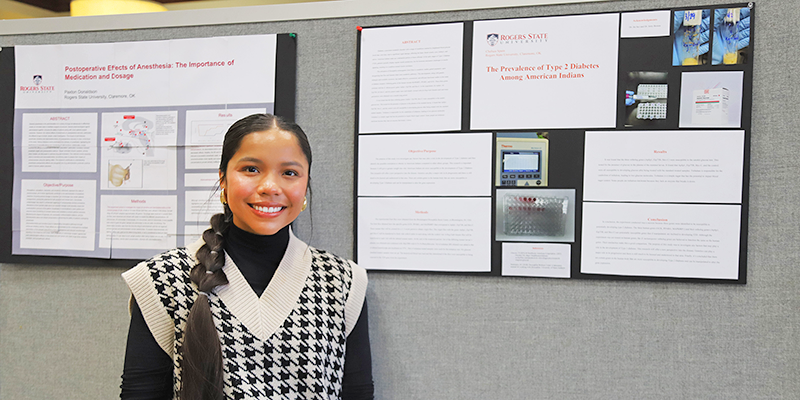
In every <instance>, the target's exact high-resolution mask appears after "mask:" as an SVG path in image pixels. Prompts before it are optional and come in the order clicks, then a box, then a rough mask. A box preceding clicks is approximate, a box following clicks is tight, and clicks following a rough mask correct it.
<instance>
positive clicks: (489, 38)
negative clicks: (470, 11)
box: [486, 33, 500, 47]
mask: <svg viewBox="0 0 800 400" xmlns="http://www.w3.org/2000/svg"><path fill="white" fill-rule="evenodd" d="M499 41H500V34H497V33H490V34H488V35H486V43H489V46H492V47H494V46H495V45H496V44H497V42H499Z"/></svg>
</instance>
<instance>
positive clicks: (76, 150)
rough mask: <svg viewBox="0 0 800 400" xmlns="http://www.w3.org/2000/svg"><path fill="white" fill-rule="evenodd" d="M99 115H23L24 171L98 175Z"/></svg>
mask: <svg viewBox="0 0 800 400" xmlns="http://www.w3.org/2000/svg"><path fill="white" fill-rule="evenodd" d="M96 171H97V114H95V113H46V114H31V113H26V114H22V172H96Z"/></svg>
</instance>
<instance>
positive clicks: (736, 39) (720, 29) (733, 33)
mask: <svg viewBox="0 0 800 400" xmlns="http://www.w3.org/2000/svg"><path fill="white" fill-rule="evenodd" d="M713 37H714V40H713V42H712V46H711V64H712V65H720V64H746V63H747V59H748V58H749V56H750V51H749V50H750V9H749V8H720V9H716V10H714V36H713Z"/></svg>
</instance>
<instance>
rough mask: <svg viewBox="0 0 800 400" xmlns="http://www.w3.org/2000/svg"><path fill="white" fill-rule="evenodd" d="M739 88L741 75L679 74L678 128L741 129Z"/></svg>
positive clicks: (741, 87)
mask: <svg viewBox="0 0 800 400" xmlns="http://www.w3.org/2000/svg"><path fill="white" fill-rule="evenodd" d="M743 85H744V72H743V71H698V72H683V73H682V74H681V91H680V101H681V102H680V112H679V117H678V127H680V128H694V127H705V128H739V127H741V126H742V93H743V91H744V87H743Z"/></svg>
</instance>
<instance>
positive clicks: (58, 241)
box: [20, 179, 96, 251]
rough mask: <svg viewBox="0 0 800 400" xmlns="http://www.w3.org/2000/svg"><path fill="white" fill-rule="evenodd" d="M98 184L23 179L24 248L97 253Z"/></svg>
mask: <svg viewBox="0 0 800 400" xmlns="http://www.w3.org/2000/svg"><path fill="white" fill-rule="evenodd" d="M95 188H96V182H95V181H90V180H46V179H42V180H40V179H23V180H22V181H21V195H22V196H21V202H20V203H21V205H20V227H21V232H20V248H23V249H56V250H85V251H92V250H94V239H95V191H96V189H95Z"/></svg>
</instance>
